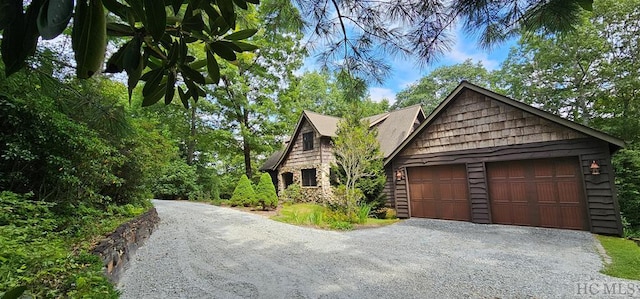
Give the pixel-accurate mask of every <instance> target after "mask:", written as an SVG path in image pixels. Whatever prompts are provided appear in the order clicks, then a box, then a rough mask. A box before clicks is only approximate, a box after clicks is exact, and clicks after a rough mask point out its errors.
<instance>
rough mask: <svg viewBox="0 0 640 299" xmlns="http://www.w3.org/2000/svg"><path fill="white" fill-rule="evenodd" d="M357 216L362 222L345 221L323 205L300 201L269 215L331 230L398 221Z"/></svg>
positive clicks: (341, 216)
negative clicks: (363, 218) (276, 213)
mask: <svg viewBox="0 0 640 299" xmlns="http://www.w3.org/2000/svg"><path fill="white" fill-rule="evenodd" d="M357 216H358V218H359V219H357V220H358V221H359V222H362V224H353V223H351V222H349V221H346V218H345V216H344V215H337V214H336V213H335V212H333V211H331V210H330V209H328V208H326V207H324V206H321V205H317V204H311V203H301V204H292V205H285V206H284V207H282V209H281V210H280V211H279V213H278V215H275V216H273V217H271V219H273V220H276V221H280V222H284V223H289V224H295V225H305V226H314V227H318V228H324V229H332V230H350V229H353V228H354V227H355V228H365V227H378V226H384V225H389V224H393V223H396V222H398V221H399V220H398V219H375V218H366V219H365V220H364V221H360V220H362V219H361V218H362V215H357Z"/></svg>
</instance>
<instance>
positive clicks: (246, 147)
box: [240, 109, 253, 179]
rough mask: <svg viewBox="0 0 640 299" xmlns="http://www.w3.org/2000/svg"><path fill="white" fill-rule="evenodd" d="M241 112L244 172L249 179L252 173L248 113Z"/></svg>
mask: <svg viewBox="0 0 640 299" xmlns="http://www.w3.org/2000/svg"><path fill="white" fill-rule="evenodd" d="M243 110H244V111H243V112H242V126H243V127H244V128H243V130H242V132H241V133H240V134H241V135H242V153H243V154H244V171H245V173H246V174H247V177H248V178H249V179H251V177H252V175H253V171H252V169H251V144H249V137H248V136H247V134H249V112H248V111H247V109H243Z"/></svg>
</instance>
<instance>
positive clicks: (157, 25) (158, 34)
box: [144, 0, 167, 41]
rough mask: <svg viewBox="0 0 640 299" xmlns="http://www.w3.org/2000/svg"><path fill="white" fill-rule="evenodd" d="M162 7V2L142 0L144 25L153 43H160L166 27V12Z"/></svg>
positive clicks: (158, 0)
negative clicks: (144, 17)
mask: <svg viewBox="0 0 640 299" xmlns="http://www.w3.org/2000/svg"><path fill="white" fill-rule="evenodd" d="M164 6H165V5H164V0H144V12H145V16H146V23H145V24H144V25H145V27H146V29H147V32H149V34H151V36H152V37H153V39H154V40H155V41H160V39H161V38H162V36H163V35H164V31H165V29H166V27H167V11H166V10H165V8H164Z"/></svg>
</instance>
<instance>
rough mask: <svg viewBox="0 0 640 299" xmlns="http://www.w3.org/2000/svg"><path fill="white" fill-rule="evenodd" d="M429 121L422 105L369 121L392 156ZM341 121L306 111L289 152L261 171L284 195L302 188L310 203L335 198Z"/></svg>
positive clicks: (274, 157) (385, 152)
mask: <svg viewBox="0 0 640 299" xmlns="http://www.w3.org/2000/svg"><path fill="white" fill-rule="evenodd" d="M424 119H425V114H424V112H423V111H422V108H421V107H420V106H419V105H414V106H410V107H407V108H404V109H400V110H396V111H393V112H387V113H382V114H378V115H374V116H370V117H367V118H365V120H366V121H367V122H368V123H369V126H370V127H371V129H375V130H378V137H377V139H378V141H379V142H380V150H381V152H382V153H383V156H384V157H387V156H389V155H390V154H391V153H392V152H393V151H394V150H395V149H396V148H397V146H398V145H399V144H400V143H402V141H404V140H405V139H406V138H407V136H409V134H411V132H413V130H414V129H415V128H417V127H418V125H420V123H421V122H422V121H424ZM339 121H340V118H337V117H332V116H326V115H322V114H318V113H315V112H311V111H304V112H303V113H302V115H301V116H300V119H299V120H298V123H297V125H296V127H295V130H294V131H293V134H292V136H291V139H290V141H289V142H287V144H286V146H285V148H284V149H283V150H281V151H278V152H276V153H274V154H273V155H271V156H270V157H269V158H268V159H267V161H266V162H265V164H264V165H263V166H262V167H261V168H260V170H262V171H266V172H268V173H269V174H270V175H271V178H272V180H273V181H274V185H275V186H276V189H277V190H278V191H279V192H280V191H282V190H284V189H286V188H287V187H288V186H289V185H291V184H294V183H295V184H300V186H302V192H303V193H304V195H305V197H306V198H307V199H308V200H309V201H320V202H321V201H323V200H324V199H325V198H326V197H327V196H330V195H331V185H330V176H331V174H330V172H331V171H330V169H331V164H332V163H335V157H334V155H333V151H332V147H331V138H334V137H336V136H337V135H336V131H337V128H338V122H339Z"/></svg>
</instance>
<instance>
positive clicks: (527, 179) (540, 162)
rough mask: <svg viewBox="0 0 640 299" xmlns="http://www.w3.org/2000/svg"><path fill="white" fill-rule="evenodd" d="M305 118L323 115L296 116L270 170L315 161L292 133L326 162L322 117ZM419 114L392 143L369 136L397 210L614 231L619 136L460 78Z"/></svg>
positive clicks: (617, 224) (618, 231) (618, 227)
mask: <svg viewBox="0 0 640 299" xmlns="http://www.w3.org/2000/svg"><path fill="white" fill-rule="evenodd" d="M391 114H393V112H391V113H390V115H391ZM314 117H318V118H323V117H325V116H319V115H313V116H311V117H308V116H307V117H304V116H303V117H302V118H301V121H300V122H299V124H298V126H299V127H298V128H297V129H296V131H295V133H294V134H295V136H294V137H293V138H292V139H291V140H293V141H292V142H291V143H290V144H289V145H288V146H287V149H286V150H285V152H283V153H282V154H281V155H280V158H279V159H278V161H277V163H276V164H274V165H275V168H273V170H274V171H275V170H276V169H280V172H279V174H280V175H283V176H284V175H285V174H286V173H291V174H293V175H294V176H295V175H296V174H297V173H300V172H298V170H297V169H299V168H300V167H301V175H302V181H303V185H305V180H308V179H309V176H308V175H307V176H305V169H308V168H307V167H312V166H315V165H318V166H319V165H321V164H320V163H319V164H312V163H311V161H312V160H310V159H309V158H308V157H307V156H305V155H304V151H302V149H303V147H304V142H305V140H308V139H304V138H303V137H300V136H302V135H304V133H305V132H314V134H316V133H315V132H319V134H320V135H321V136H324V137H323V138H326V140H325V141H324V143H322V142H319V144H318V146H321V144H322V150H323V151H320V153H321V155H320V157H321V158H320V159H321V160H320V162H323V161H325V160H322V159H331V158H330V156H331V155H330V154H329V153H330V150H331V148H330V143H329V142H328V140H329V138H330V137H332V135H331V134H330V133H331V129H332V128H333V127H330V126H327V127H326V128H325V127H323V128H320V129H318V128H316V126H317V124H316V121H320V122H321V123H323V124H326V122H323V120H324V119H313V118H314ZM419 119H420V118H419V117H417V118H415V119H413V120H412V121H414V122H415V123H420V125H419V126H417V127H415V128H413V129H412V130H409V131H410V132H409V134H408V136H407V137H406V138H404V139H403V140H402V141H401V142H399V143H397V144H394V142H392V145H391V144H386V142H387V140H386V139H384V138H378V140H379V141H380V143H381V146H383V147H384V148H385V158H384V165H385V173H386V175H387V183H386V185H385V189H384V192H385V193H386V195H387V199H388V205H389V206H390V207H393V208H395V209H396V211H397V215H398V217H401V218H410V217H424V218H435V219H447V220H459V221H470V222H474V223H482V224H491V223H495V224H507V225H523V226H536V227H551V228H562V229H575V230H586V231H591V232H594V233H598V234H609V235H622V223H621V218H620V210H619V206H618V201H617V198H616V190H615V184H614V173H613V169H612V165H611V155H612V154H613V153H615V152H616V151H617V150H618V149H620V148H622V147H623V146H624V142H623V141H622V140H620V139H618V138H615V137H612V136H610V135H607V134H605V133H602V132H600V131H597V130H594V129H591V128H589V127H586V126H583V125H580V124H577V123H574V122H571V121H569V120H566V119H563V118H561V117H558V116H556V115H553V114H550V113H547V112H545V111H542V110H539V109H536V108H534V107H531V106H529V105H526V104H524V103H521V102H518V101H515V100H513V99H510V98H508V97H505V96H503V95H500V94H497V93H495V92H492V91H490V90H487V89H484V88H481V87H479V86H476V85H473V84H471V83H468V82H465V81H463V82H462V83H461V84H460V85H459V86H458V87H457V88H456V89H455V90H454V91H453V92H452V93H451V94H450V95H449V96H448V97H447V98H446V99H444V101H443V102H441V103H440V105H439V106H438V107H437V108H436V109H435V110H434V111H433V112H432V113H431V114H430V115H429V116H427V117H426V119H424V121H419ZM327 120H328V119H327ZM336 122H337V120H336ZM372 123H374V122H372ZM391 124H393V123H391V122H390V123H389V124H388V125H391ZM323 132H324V133H323ZM333 132H335V130H334V131H333ZM380 132H382V129H381V128H380ZM322 134H325V135H322ZM380 135H383V134H380ZM314 136H315V135H314ZM398 136H401V135H398ZM400 138H401V137H400ZM394 141H395V140H394ZM317 157H318V156H316V158H315V159H316V160H314V161H317V159H318V158H317ZM310 163H311V164H310ZM292 165H298V166H297V167H298V168H291V166H292ZM302 165H309V166H302ZM286 182H289V183H290V182H291V181H286ZM327 182H328V181H327ZM322 184H323V188H324V184H325V182H324V181H323V182H322ZM284 185H286V183H285V184H284ZM327 188H328V186H327Z"/></svg>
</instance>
